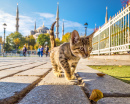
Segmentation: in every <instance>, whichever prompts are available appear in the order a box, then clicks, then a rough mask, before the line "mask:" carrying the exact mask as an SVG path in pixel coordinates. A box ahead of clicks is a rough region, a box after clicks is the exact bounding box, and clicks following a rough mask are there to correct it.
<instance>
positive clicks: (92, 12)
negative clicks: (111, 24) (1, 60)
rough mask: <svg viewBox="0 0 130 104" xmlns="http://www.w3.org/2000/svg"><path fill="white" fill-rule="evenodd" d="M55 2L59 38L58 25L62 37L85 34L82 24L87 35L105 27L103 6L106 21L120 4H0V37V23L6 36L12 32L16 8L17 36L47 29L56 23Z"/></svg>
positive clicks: (5, 0) (41, 0)
mask: <svg viewBox="0 0 130 104" xmlns="http://www.w3.org/2000/svg"><path fill="white" fill-rule="evenodd" d="M57 2H59V18H60V22H59V25H60V26H59V38H60V39H61V37H62V22H63V19H64V33H67V32H72V31H73V30H77V31H78V32H79V34H80V35H81V36H82V35H84V34H85V28H84V23H86V22H87V23H88V27H87V35H89V34H91V33H92V32H93V31H94V28H95V24H96V26H98V27H99V26H102V25H103V24H104V23H105V14H106V6H107V8H108V18H109V17H110V16H113V15H115V13H116V14H117V12H119V10H121V8H123V7H122V4H121V0H0V36H2V37H3V34H4V29H3V23H6V24H7V27H6V36H8V35H9V34H10V33H12V32H15V30H16V27H15V25H16V8H17V3H18V7H19V18H20V20H19V25H20V27H19V32H20V33H21V34H22V35H24V36H27V35H30V31H31V30H34V23H35V21H36V27H37V28H38V27H40V26H42V25H43V23H44V25H45V26H46V27H48V28H50V27H51V24H52V23H53V22H54V21H55V20H56V11H57Z"/></svg>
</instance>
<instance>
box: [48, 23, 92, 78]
mask: <svg viewBox="0 0 130 104" xmlns="http://www.w3.org/2000/svg"><path fill="white" fill-rule="evenodd" d="M55 23H56V22H54V23H53V24H52V26H51V31H50V41H51V53H50V59H51V63H52V68H53V72H54V74H55V75H56V76H57V77H62V73H61V72H62V70H61V69H63V70H64V74H65V78H66V79H67V80H74V79H75V75H74V72H75V69H76V66H77V64H78V61H79V60H80V58H87V57H89V56H90V53H91V51H92V37H93V34H91V35H89V36H87V37H80V36H79V34H78V32H77V31H76V30H74V31H73V32H72V33H71V39H70V42H69V43H63V44H61V45H60V46H58V47H56V43H55V38H54V25H55Z"/></svg>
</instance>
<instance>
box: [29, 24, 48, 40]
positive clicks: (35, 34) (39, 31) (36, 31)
mask: <svg viewBox="0 0 130 104" xmlns="http://www.w3.org/2000/svg"><path fill="white" fill-rule="evenodd" d="M44 33H50V30H49V29H48V28H47V27H45V26H44V23H43V25H42V26H41V27H39V28H37V29H36V22H35V26H34V30H32V31H30V35H33V37H34V38H35V39H36V41H37V38H38V36H39V34H44Z"/></svg>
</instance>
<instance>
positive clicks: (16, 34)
mask: <svg viewBox="0 0 130 104" xmlns="http://www.w3.org/2000/svg"><path fill="white" fill-rule="evenodd" d="M16 39H17V40H20V43H19V46H21V47H22V46H23V45H24V44H25V42H26V41H25V38H24V37H23V36H22V34H21V33H19V32H14V33H11V34H9V36H8V44H10V45H11V46H12V49H15V48H16V46H17V44H16V41H15V40H16Z"/></svg>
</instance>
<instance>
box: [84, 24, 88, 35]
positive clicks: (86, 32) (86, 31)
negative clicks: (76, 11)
mask: <svg viewBox="0 0 130 104" xmlns="http://www.w3.org/2000/svg"><path fill="white" fill-rule="evenodd" d="M84 26H85V36H87V26H88V23H87V22H86V23H85V24H84Z"/></svg>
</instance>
